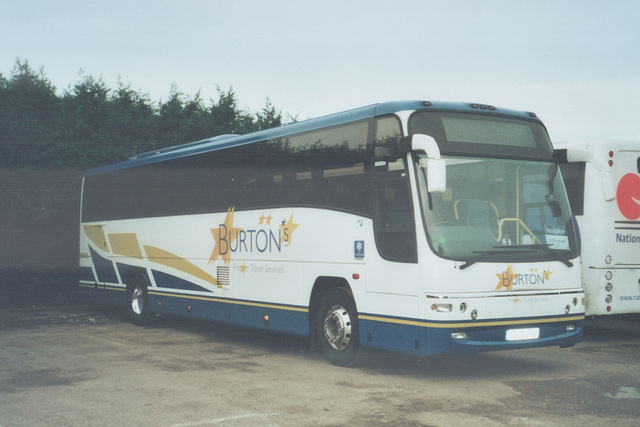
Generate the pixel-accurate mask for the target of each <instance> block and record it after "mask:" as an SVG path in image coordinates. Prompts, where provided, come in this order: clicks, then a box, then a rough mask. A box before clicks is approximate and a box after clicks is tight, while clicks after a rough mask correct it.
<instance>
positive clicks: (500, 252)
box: [459, 245, 573, 270]
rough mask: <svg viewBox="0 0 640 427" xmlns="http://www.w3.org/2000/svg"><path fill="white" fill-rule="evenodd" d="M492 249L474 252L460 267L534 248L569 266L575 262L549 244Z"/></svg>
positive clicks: (528, 251)
mask: <svg viewBox="0 0 640 427" xmlns="http://www.w3.org/2000/svg"><path fill="white" fill-rule="evenodd" d="M491 249H492V250H488V251H477V252H474V253H477V254H478V255H476V256H475V257H473V258H471V259H470V260H468V261H466V262H465V263H463V264H461V265H460V267H459V268H460V270H464V269H465V268H467V267H471V266H472V265H473V264H475V263H476V262H479V261H482V260H483V259H485V258H487V257H489V256H492V255H503V254H505V253H508V252H511V253H513V252H512V251H516V250H517V253H518V255H520V254H526V253H533V252H534V251H533V250H534V249H542V250H543V251H544V252H545V253H547V254H549V255H551V256H552V257H553V258H554V259H556V260H558V261H560V262H562V263H563V264H564V265H566V266H567V267H573V263H572V262H571V261H570V260H569V259H568V258H565V257H563V256H561V255H560V254H559V253H557V252H556V251H554V250H553V249H551V248H550V247H549V245H513V246H494V247H493V248H491Z"/></svg>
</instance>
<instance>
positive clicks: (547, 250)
mask: <svg viewBox="0 0 640 427" xmlns="http://www.w3.org/2000/svg"><path fill="white" fill-rule="evenodd" d="M520 247H524V248H533V249H542V250H543V251H544V252H545V253H547V254H549V255H551V256H552V257H553V258H554V259H557V260H558V261H560V262H562V263H563V264H564V265H566V266H567V267H573V263H572V262H571V261H570V260H569V258H565V257H563V256H561V255H560V254H559V253H558V252H556V251H554V250H553V249H551V248H550V247H549V245H522V246H520Z"/></svg>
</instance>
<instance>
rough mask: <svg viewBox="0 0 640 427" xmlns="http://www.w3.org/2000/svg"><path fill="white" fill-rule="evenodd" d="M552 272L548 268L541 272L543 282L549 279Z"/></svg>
mask: <svg viewBox="0 0 640 427" xmlns="http://www.w3.org/2000/svg"><path fill="white" fill-rule="evenodd" d="M552 274H553V273H552V272H551V269H549V268H547V270H546V271H544V272H543V273H542V275H543V277H544V280H545V282H546V281H547V280H549V278H550V277H551V275H552Z"/></svg>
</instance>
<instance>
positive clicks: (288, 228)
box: [280, 212, 300, 246]
mask: <svg viewBox="0 0 640 427" xmlns="http://www.w3.org/2000/svg"><path fill="white" fill-rule="evenodd" d="M299 226H300V224H294V223H293V212H291V216H290V217H289V221H287V222H285V221H284V220H283V221H282V224H281V225H280V231H281V233H280V243H282V242H283V241H284V242H287V244H288V245H289V246H291V241H292V238H293V232H294V231H296V228H298V227H299Z"/></svg>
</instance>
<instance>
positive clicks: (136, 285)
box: [127, 274, 151, 326]
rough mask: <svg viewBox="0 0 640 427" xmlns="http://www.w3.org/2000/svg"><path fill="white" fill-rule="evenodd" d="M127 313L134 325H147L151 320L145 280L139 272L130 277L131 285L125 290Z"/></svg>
mask: <svg viewBox="0 0 640 427" xmlns="http://www.w3.org/2000/svg"><path fill="white" fill-rule="evenodd" d="M127 313H128V315H129V318H130V319H131V321H132V322H133V323H134V324H136V325H140V326H143V325H147V324H149V322H150V320H151V310H150V308H149V295H148V291H147V281H146V280H145V278H144V277H143V276H141V275H139V274H136V275H135V276H133V278H132V279H131V287H130V288H129V291H128V292H127Z"/></svg>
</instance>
